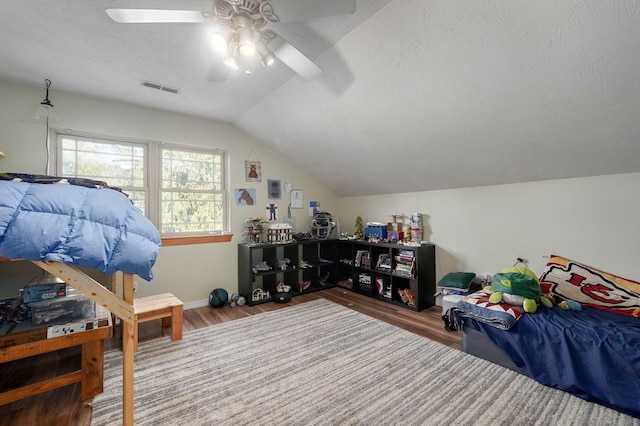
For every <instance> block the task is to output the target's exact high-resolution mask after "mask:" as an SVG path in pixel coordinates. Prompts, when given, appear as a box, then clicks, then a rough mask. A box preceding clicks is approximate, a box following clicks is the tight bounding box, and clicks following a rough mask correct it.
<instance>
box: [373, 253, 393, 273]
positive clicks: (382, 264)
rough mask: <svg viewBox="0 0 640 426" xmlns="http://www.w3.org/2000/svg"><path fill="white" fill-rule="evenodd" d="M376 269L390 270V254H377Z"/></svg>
mask: <svg viewBox="0 0 640 426" xmlns="http://www.w3.org/2000/svg"><path fill="white" fill-rule="evenodd" d="M376 269H381V270H386V271H391V256H389V255H388V254H381V255H379V256H378V262H376Z"/></svg>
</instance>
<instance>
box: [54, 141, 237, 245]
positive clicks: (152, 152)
mask: <svg viewBox="0 0 640 426" xmlns="http://www.w3.org/2000/svg"><path fill="white" fill-rule="evenodd" d="M54 134H55V138H54V140H53V143H54V145H55V149H54V153H55V154H54V155H53V156H52V158H51V162H50V168H51V169H52V170H54V173H53V174H54V175H55V176H63V165H62V139H63V138H77V139H82V140H89V141H91V140H93V141H96V142H99V143H116V144H125V145H135V146H141V147H144V148H145V151H144V152H145V156H146V157H145V164H144V167H145V176H144V187H145V194H146V195H145V214H146V216H147V217H148V218H149V220H150V221H151V222H152V223H153V224H154V226H156V228H158V230H160V235H161V236H162V237H163V241H164V238H173V237H177V238H180V237H200V236H211V235H230V234H231V232H230V211H229V176H228V173H227V168H228V164H227V161H228V158H227V153H226V151H224V150H222V149H219V148H207V147H202V146H194V145H187V144H179V143H172V144H168V143H165V142H156V141H140V140H133V139H126V138H121V137H115V136H113V137H112V136H102V135H93V134H88V133H83V132H77V131H69V130H55V131H54ZM163 148H165V149H174V150H180V151H189V152H202V153H209V154H213V155H218V156H220V157H221V159H220V160H221V161H220V163H221V167H222V170H221V182H220V184H221V186H222V188H221V190H220V191H218V192H219V193H221V195H222V198H223V201H222V203H223V205H222V211H223V219H222V224H223V230H222V231H215V232H209V231H202V232H175V233H163V232H162V231H161V230H162V224H161V223H160V221H161V211H162V207H161V196H162V190H161V180H160V179H161V176H162V157H161V153H162V149H163ZM77 177H85V176H77ZM96 180H103V181H105V182H106V183H107V184H110V182H109V178H108V177H105V178H103V179H97V178H96ZM113 186H117V185H113ZM135 189H136V190H141V188H139V187H136V188H135ZM122 190H123V192H125V193H126V192H127V188H126V187H122Z"/></svg>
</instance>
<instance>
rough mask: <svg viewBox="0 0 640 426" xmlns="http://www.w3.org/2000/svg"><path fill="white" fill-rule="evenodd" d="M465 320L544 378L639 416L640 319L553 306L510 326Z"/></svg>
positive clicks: (526, 369)
mask: <svg viewBox="0 0 640 426" xmlns="http://www.w3.org/2000/svg"><path fill="white" fill-rule="evenodd" d="M463 321H464V323H465V326H466V327H472V328H475V329H476V330H480V331H481V332H483V333H484V334H485V335H486V336H488V337H489V338H490V339H491V340H492V341H493V342H494V343H495V344H496V345H497V346H498V347H500V348H501V349H502V350H503V351H504V352H505V353H506V354H507V355H509V357H510V358H511V359H512V360H513V361H514V363H515V364H516V365H517V366H518V367H519V368H520V369H521V370H522V372H523V373H525V374H526V375H528V376H529V377H532V378H534V379H536V380H537V381H539V382H540V383H543V384H545V385H548V386H552V387H555V388H558V389H562V390H565V391H567V392H570V393H572V394H574V395H576V396H578V397H580V398H583V399H585V400H587V401H594V402H597V403H600V404H602V405H606V406H609V407H612V408H614V409H616V410H618V411H621V412H624V413H627V414H630V415H632V416H634V417H640V319H639V318H633V317H628V316H623V315H617V314H614V313H611V312H607V311H603V310H598V309H594V308H589V307H583V309H582V311H579V312H575V311H563V310H562V309H560V308H559V307H554V308H553V309H545V308H541V309H539V310H538V312H536V313H535V314H525V315H524V316H523V317H522V318H520V319H519V320H518V322H517V323H516V324H515V325H514V326H513V327H511V329H510V330H507V331H503V330H499V329H497V328H495V327H492V326H491V325H489V324H484V323H481V322H476V321H473V320H471V319H468V318H466V319H464V320H463Z"/></svg>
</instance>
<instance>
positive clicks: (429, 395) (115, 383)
mask: <svg viewBox="0 0 640 426" xmlns="http://www.w3.org/2000/svg"><path fill="white" fill-rule="evenodd" d="M238 309H241V308H238ZM105 363H106V371H105V386H104V388H105V392H104V393H103V394H101V395H98V396H97V397H96V398H95V399H94V404H93V418H92V422H91V424H92V425H94V426H98V425H115V424H118V423H121V422H122V420H121V419H122V355H121V353H120V352H119V351H110V352H107V353H106V354H105ZM135 423H136V425H182V424H184V425H234V426H235V425H431V424H433V425H447V424H455V425H485V424H486V425H495V424H503V425H531V424H540V425H640V420H638V419H634V418H632V417H629V416H627V415H624V414H621V413H618V412H617V411H614V410H611V409H609V408H606V407H603V406H601V405H597V404H593V403H589V402H586V401H583V400H581V399H579V398H576V397H574V396H572V395H570V394H568V393H565V392H562V391H558V390H555V389H551V388H548V387H545V386H543V385H541V384H539V383H537V382H536V381H534V380H531V379H529V378H527V377H525V376H523V375H520V374H517V373H514V372H512V371H510V370H507V369H505V368H502V367H500V366H497V365H494V364H491V363H489V362H486V361H483V360H481V359H478V358H476V357H473V356H471V355H467V354H464V353H462V352H460V351H456V350H454V349H450V348H448V347H446V346H444V345H441V344H439V343H436V342H433V341H430V340H428V339H425V338H423V337H420V336H417V335H415V334H412V333H409V332H407V331H404V330H402V329H399V328H397V327H394V326H391V325H389V324H386V323H384V322H381V321H377V320H375V319H373V318H370V317H368V316H365V315H362V314H360V313H358V312H355V311H353V310H350V309H347V308H344V307H342V306H339V305H337V304H334V303H332V302H329V301H326V300H317V301H313V302H309V303H304V304H301V305H296V306H292V307H288V308H285V309H280V310H277V311H273V312H269V313H264V314H259V315H254V316H251V317H248V318H244V319H241V320H236V321H231V322H227V323H224V324H220V325H215V326H211V327H207V328H203V329H199V330H196V331H193V332H188V333H185V335H184V338H183V340H182V341H176V342H172V341H170V340H168V339H164V338H163V339H156V340H153V341H149V342H145V343H141V344H140V351H139V352H138V353H137V354H136V356H135Z"/></svg>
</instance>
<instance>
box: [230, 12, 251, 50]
mask: <svg viewBox="0 0 640 426" xmlns="http://www.w3.org/2000/svg"><path fill="white" fill-rule="evenodd" d="M233 27H234V28H235V30H236V33H237V34H238V52H240V54H241V55H242V56H253V55H254V54H255V53H256V46H255V43H254V41H253V28H252V27H251V20H250V19H249V18H247V17H246V16H243V15H237V16H235V17H234V18H233Z"/></svg>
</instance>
